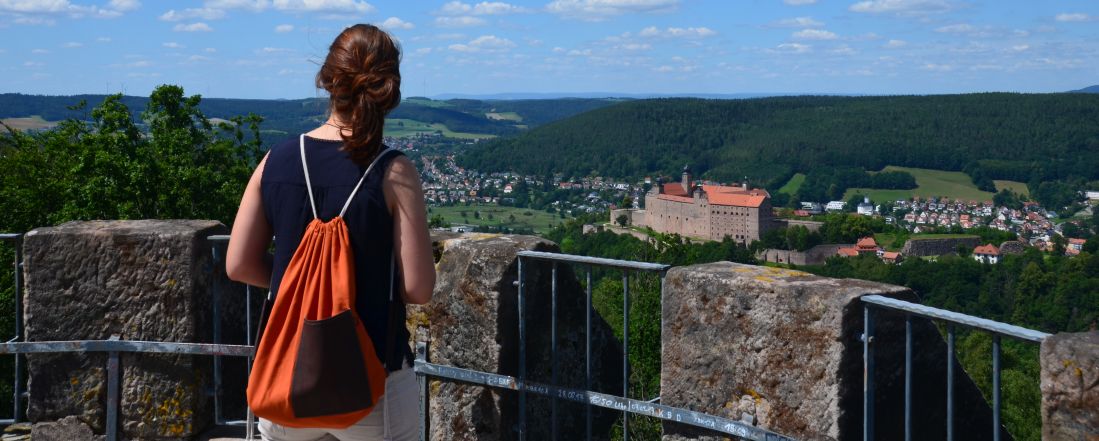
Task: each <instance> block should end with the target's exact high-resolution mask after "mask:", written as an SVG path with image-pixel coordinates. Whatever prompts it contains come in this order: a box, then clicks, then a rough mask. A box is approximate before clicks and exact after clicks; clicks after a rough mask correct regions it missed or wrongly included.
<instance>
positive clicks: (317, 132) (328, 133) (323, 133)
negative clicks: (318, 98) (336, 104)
mask: <svg viewBox="0 0 1099 441" xmlns="http://www.w3.org/2000/svg"><path fill="white" fill-rule="evenodd" d="M341 134H342V135H350V134H351V129H350V128H349V127H347V124H346V123H344V122H343V121H341V120H340V119H339V118H337V117H336V116H335V115H333V116H330V117H328V121H325V122H324V124H321V126H320V127H317V128H315V129H313V130H311V131H309V132H308V133H306V134H305V136H308V137H310V138H315V139H331V140H334V141H338V140H343V137H342V136H341Z"/></svg>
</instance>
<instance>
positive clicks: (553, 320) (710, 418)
mask: <svg viewBox="0 0 1099 441" xmlns="http://www.w3.org/2000/svg"><path fill="white" fill-rule="evenodd" d="M530 260H544V261H550V262H552V270H551V277H552V279H551V282H550V291H551V293H550V301H551V310H550V363H551V365H550V366H551V383H552V384H544V383H539V382H535V381H531V380H529V379H528V378H527V371H526V368H527V366H526V343H527V330H526V319H525V318H524V312H525V311H526V301H527V296H528V295H529V293H528V292H527V291H528V287H527V284H526V280H525V279H524V276H525V275H526V272H527V270H526V266H527V265H528V261H530ZM559 263H566V264H579V265H584V266H585V270H586V271H585V273H586V282H587V283H586V293H585V299H586V301H585V307H586V313H585V340H586V343H585V388H586V390H578V389H573V388H567V387H561V386H559V385H558V384H557V383H558V360H557V346H558V345H557V304H558V292H557V291H558V289H557V285H558V284H557V277H558V276H557V267H558V264H559ZM593 266H599V267H606V268H611V269H618V270H621V271H622V291H623V292H622V294H623V295H622V302H623V305H622V306H623V326H622V383H623V384H622V394H623V396H616V395H612V394H605V393H600V392H596V391H593V390H591V389H592V377H593V374H592V353H591V351H592V313H593V311H594V310H593V308H592V268H593ZM669 268H670V266H668V265H662V264H654V263H645V262H633V261H626V260H615V259H602V258H595V257H585V256H574V255H568V254H558V253H545V252H537V251H520V252H519V253H518V279H519V280H517V281H516V282H515V283H516V284H517V285H518V288H519V289H518V305H517V308H518V314H517V315H518V322H519V323H518V325H519V372H518V374H519V375H518V376H517V377H513V376H509V375H501V374H496V373H491V372H482V371H476V370H470V369H463V368H458V367H454V366H445V365H439V364H434V363H430V362H429V361H428V359H427V346H426V344H419V345H418V346H417V348H416V352H417V357H416V365H415V370H416V374H417V375H418V376H419V377H420V395H421V399H420V406H421V407H420V415H421V418H422V422H421V425H420V428H421V432H420V439H421V440H424V441H426V440H427V439H428V438H429V436H428V430H429V424H428V419H427V417H428V410H427V409H428V404H427V403H428V398H429V396H428V382H427V378H428V377H433V378H441V379H445V380H451V381H456V382H462V383H470V384H476V385H480V386H486V387H490V388H496V389H506V390H513V391H517V392H518V394H519V403H518V404H519V409H518V411H519V425H518V432H519V439H520V440H525V439H526V435H527V427H526V425H527V420H526V414H527V409H526V394H527V393H528V392H529V393H534V394H538V395H542V396H547V397H550V398H551V401H550V402H551V411H550V432H551V433H550V436H551V439H554V440H556V439H558V430H557V419H558V418H557V402H558V400H562V399H563V400H567V401H572V402H577V403H585V404H587V406H586V407H587V416H586V434H587V438H588V439H591V435H592V433H591V432H592V407H593V406H595V407H602V408H606V409H611V410H618V411H621V412H622V429H623V430H622V434H623V441H628V440H629V415H630V414H637V415H643V416H649V417H654V418H658V419H662V420H665V421H673V422H676V423H680V424H685V425H689V426H694V427H698V428H702V429H708V430H710V431H713V432H718V433H722V434H726V435H732V436H736V437H739V438H742V439H747V440H768V441H779V440H792V439H791V438H788V437H785V436H783V435H779V434H777V433H774V432H771V431H768V430H765V429H762V428H759V427H755V426H752V425H749V424H746V423H744V422H741V421H736V420H730V419H727V418H722V417H718V416H714V415H708V414H705V413H702V412H695V411H691V410H688V409H681V408H676V407H672V406H667V405H663V404H659V403H657V402H656V401H658V400H659V399H656V400H652V401H645V400H636V399H631V398H629V354H630V351H629V344H630V341H629V329H630V327H629V324H630V284H629V281H630V274H631V272H635V271H636V272H650V273H657V274H658V275H659V277H660V285H661V293H663V285H664V283H663V282H664V274H665V272H666V271H667V270H668V269H669Z"/></svg>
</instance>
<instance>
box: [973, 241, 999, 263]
mask: <svg viewBox="0 0 1099 441" xmlns="http://www.w3.org/2000/svg"><path fill="white" fill-rule="evenodd" d="M973 260H976V261H978V262H981V263H1000V249H999V248H997V247H996V245H992V244H987V245H979V246H977V248H974V249H973Z"/></svg>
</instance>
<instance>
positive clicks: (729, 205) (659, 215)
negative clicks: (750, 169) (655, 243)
mask: <svg viewBox="0 0 1099 441" xmlns="http://www.w3.org/2000/svg"><path fill="white" fill-rule="evenodd" d="M644 211H645V213H644V216H639V217H640V218H641V219H644V224H643V225H645V226H648V227H649V228H652V229H653V230H656V231H659V232H661V233H675V234H679V235H681V236H686V237H693V238H700V239H710V240H722V239H724V238H725V236H729V238H731V239H733V240H735V241H737V242H742V243H746V244H747V243H751V242H752V241H754V240H759V239H760V237H761V236H762V235H763V234H764V233H766V232H767V230H768V229H770V228H772V226H773V225H774V221H773V217H772V213H771V195H770V194H769V193H767V190H764V189H762V188H750V187H749V186H748V184H747V183H744V184H743V185H741V186H725V185H708V184H704V183H702V182H699V181H692V180H691V172H690V169H689V168H688V167H686V166H684V167H683V178H682V180H680V181H679V182H671V183H663V182H662V181H661V180H659V179H658V180H657V183H656V185H655V186H654V187H653V188H652V190H650V191H649V193H648V194H646V195H645V210H644ZM638 214H640V213H638ZM637 220H640V219H637ZM637 224H641V222H637Z"/></svg>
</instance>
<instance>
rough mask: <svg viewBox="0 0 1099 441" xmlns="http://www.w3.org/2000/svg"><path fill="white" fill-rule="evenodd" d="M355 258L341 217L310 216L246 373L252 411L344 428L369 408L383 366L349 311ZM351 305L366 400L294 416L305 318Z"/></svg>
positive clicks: (381, 383)
mask: <svg viewBox="0 0 1099 441" xmlns="http://www.w3.org/2000/svg"><path fill="white" fill-rule="evenodd" d="M354 306H355V262H354V254H353V252H352V249H351V243H350V240H349V236H348V232H347V225H346V224H345V223H344V221H343V218H341V217H338V216H337V217H336V218H334V219H332V220H331V221H328V222H322V221H321V220H319V219H314V220H313V221H312V222H310V223H309V225H308V226H307V227H306V229H305V234H304V235H303V236H302V240H301V244H299V245H298V248H297V250H296V251H295V252H294V256H293V258H291V260H290V264H289V266H288V267H287V269H286V273H285V275H284V276H283V279H282V284H281V285H280V287H279V292H278V296H277V297H275V302H274V305H273V306H272V308H271V314H270V318H269V319H268V321H267V325H266V327H265V328H264V331H263V334H262V337H261V339H260V342H259V346H258V347H257V348H256V358H255V361H254V362H253V365H252V372H251V375H250V376H249V378H248V406H249V407H251V408H252V411H253V412H255V414H256V415H257V416H260V417H262V418H266V419H268V420H271V421H273V422H275V423H277V424H281V425H283V426H287V427H321V428H340V429H342V428H346V427H349V426H351V425H352V424H354V423H355V422H356V421H359V420H360V419H362V418H363V417H365V416H366V415H368V414H369V413H370V411H371V410H373V407H374V405H375V404H376V403H378V400H379V398H380V397H381V396H382V394H383V393H384V391H385V377H386V371H385V368H384V367H383V366H382V363H381V361H380V360H378V357H377V355H375V352H374V344H373V342H372V341H371V340H370V336H369V335H367V333H366V328H365V327H363V324H362V320H361V318H359V316H358V314H357V313H356V312H355V307H354ZM345 311H351V314H352V315H353V316H354V319H355V320H354V323H355V331H356V334H357V337H358V344H359V348H360V349H361V354H362V355H363V356H362V358H363V360H362V362H363V364H364V366H365V367H366V372H367V373H368V375H367V378H346V379H343V380H342V381H345V382H348V383H350V382H356V381H368V382H369V388H370V395H372V396H371V397H370V400H369V403H371V404H370V406H369V407H366V408H363V409H360V410H356V411H353V412H348V413H342V414H335V415H324V416H313V417H307V418H299V417H296V416H295V412H294V408H293V403H292V402H291V401H292V398H291V380H292V378H293V374H294V365H295V360H297V358H298V357H297V354H298V351H299V349H300V348H299V342H300V340H301V333H302V327H303V323H304V321H305V320H323V319H327V318H331V317H333V316H335V315H337V314H339V313H342V312H345Z"/></svg>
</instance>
